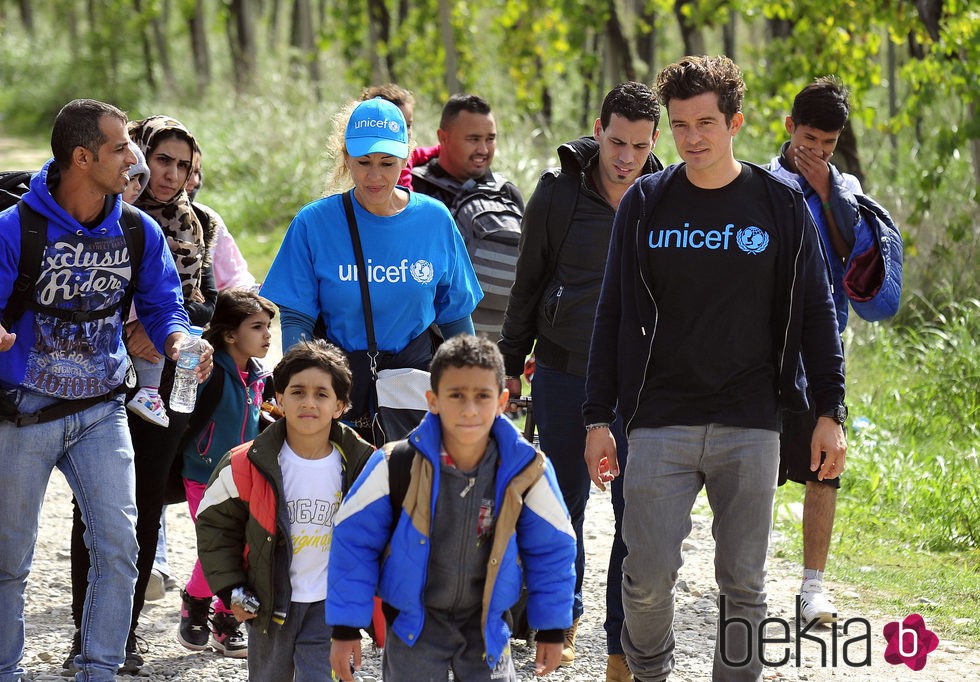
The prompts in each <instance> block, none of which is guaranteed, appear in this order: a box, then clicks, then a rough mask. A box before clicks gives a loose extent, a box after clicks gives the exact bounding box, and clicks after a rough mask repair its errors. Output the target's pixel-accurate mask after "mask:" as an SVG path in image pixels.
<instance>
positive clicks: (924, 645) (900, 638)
mask: <svg viewBox="0 0 980 682" xmlns="http://www.w3.org/2000/svg"><path fill="white" fill-rule="evenodd" d="M883 632H884V635H885V641H887V642H888V646H886V647H885V660H886V661H887V662H889V663H891V664H892V665H899V664H900V663H904V664H905V665H907V666H908V667H909V668H911V669H912V670H922V669H923V668H925V667H926V658H927V657H928V656H929V654H931V653H932V652H933V651H935V650H936V647H938V646H939V637H937V636H936V633H934V632H933V631H932V630H930V629H929V628H927V627H926V622H925V620H924V619H923V618H922V616H920V615H919V614H917V613H913V614H910V615H908V616H906V617H905V620H903V621H902V622H901V623H899V622H898V621H895V622H891V623H888V624H887V625H886V626H885V628H884V631H883Z"/></svg>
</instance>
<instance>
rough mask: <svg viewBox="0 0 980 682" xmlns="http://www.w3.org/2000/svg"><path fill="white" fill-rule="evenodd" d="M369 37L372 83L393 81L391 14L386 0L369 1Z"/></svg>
mask: <svg viewBox="0 0 980 682" xmlns="http://www.w3.org/2000/svg"><path fill="white" fill-rule="evenodd" d="M367 7H368V35H369V36H370V38H369V41H368V42H369V43H370V47H369V49H371V81H372V82H374V83H387V82H389V81H391V79H392V78H391V73H392V64H391V54H390V52H389V47H390V46H391V14H389V13H388V6H387V5H386V4H385V0H367Z"/></svg>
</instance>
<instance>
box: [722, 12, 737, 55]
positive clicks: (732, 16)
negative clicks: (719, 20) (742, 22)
mask: <svg viewBox="0 0 980 682" xmlns="http://www.w3.org/2000/svg"><path fill="white" fill-rule="evenodd" d="M737 28H738V14H737V13H736V12H735V10H734V9H729V11H728V21H727V22H725V25H724V26H722V27H721V40H722V49H723V50H724V52H725V56H727V57H728V58H729V59H731V60H732V61H733V62H737V61H738V59H737V58H736V55H735V31H736V29H737Z"/></svg>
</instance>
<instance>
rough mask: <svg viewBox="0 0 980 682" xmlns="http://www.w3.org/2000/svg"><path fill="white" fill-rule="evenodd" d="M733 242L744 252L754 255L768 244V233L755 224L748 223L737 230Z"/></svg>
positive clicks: (763, 249)
mask: <svg viewBox="0 0 980 682" xmlns="http://www.w3.org/2000/svg"><path fill="white" fill-rule="evenodd" d="M735 242H736V243H737V244H738V248H740V249H742V251H744V252H745V253H751V254H752V255H755V254H758V253H762V252H763V251H765V250H766V247H767V246H769V233H768V232H766V231H765V230H763V229H761V228H758V227H756V226H755V225H750V226H749V227H743V228H742V229H741V230H739V231H738V234H736V235H735Z"/></svg>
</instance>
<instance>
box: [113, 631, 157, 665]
mask: <svg viewBox="0 0 980 682" xmlns="http://www.w3.org/2000/svg"><path fill="white" fill-rule="evenodd" d="M149 650H150V646H149V645H148V644H147V643H146V640H145V639H143V638H142V637H140V636H138V635H137V634H136V633H135V632H130V633H129V637H127V638H126V659H125V660H124V661H123V664H122V666H120V668H119V670H117V671H116V673H117V674H118V675H139V674H140V669H141V668H142V667H143V657H142V656H141V655H140V654H145V653H146V652H147V651H149Z"/></svg>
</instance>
